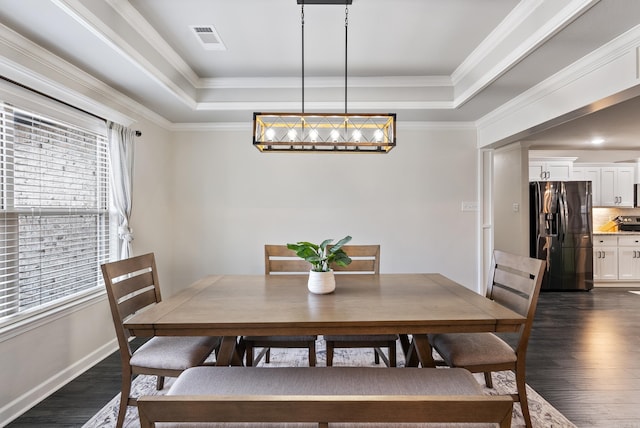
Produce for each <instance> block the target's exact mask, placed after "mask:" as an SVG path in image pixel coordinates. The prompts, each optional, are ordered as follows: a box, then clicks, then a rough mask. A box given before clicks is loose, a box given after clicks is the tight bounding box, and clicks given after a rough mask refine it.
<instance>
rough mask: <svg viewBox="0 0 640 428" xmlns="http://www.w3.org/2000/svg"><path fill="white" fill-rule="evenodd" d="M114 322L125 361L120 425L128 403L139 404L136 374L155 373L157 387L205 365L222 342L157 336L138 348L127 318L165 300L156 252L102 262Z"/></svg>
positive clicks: (198, 338)
mask: <svg viewBox="0 0 640 428" xmlns="http://www.w3.org/2000/svg"><path fill="white" fill-rule="evenodd" d="M102 276H103V278H104V282H105V287H106V290H107V296H108V298H109V305H110V307H111V315H112V318H113V324H114V326H115V330H116V336H117V338H118V346H119V349H120V357H121V361H122V387H121V393H120V407H119V409H118V419H117V422H116V427H117V428H120V427H122V425H123V423H124V418H125V415H126V412H127V406H135V405H137V400H136V398H134V397H131V396H130V393H131V381H132V380H133V375H138V374H145V375H155V376H157V377H158V379H157V385H156V387H157V389H158V390H160V389H162V388H163V386H164V377H165V376H169V377H177V376H178V375H179V374H180V373H182V372H183V371H184V370H186V369H188V368H190V367H194V366H198V365H201V364H202V363H203V362H204V361H205V360H206V359H207V358H208V357H209V356H210V355H211V353H212V352H214V349H215V348H216V346H217V345H218V343H219V341H220V340H219V338H217V337H164V336H163V337H160V336H157V337H153V338H151V339H149V340H147V341H146V342H145V343H143V344H142V345H141V346H140V347H139V348H137V349H136V350H135V351H134V350H132V347H131V344H130V343H129V341H130V339H131V338H132V335H131V333H130V332H129V330H128V329H126V328H125V327H124V325H123V321H125V320H126V319H127V318H129V317H130V316H131V315H133V314H135V313H137V312H139V311H141V310H143V309H146V308H148V307H150V306H153V305H155V304H156V303H158V302H160V301H161V295H160V284H159V282H158V272H157V268H156V262H155V256H154V254H153V253H149V254H145V255H141V256H137V257H132V258H129V259H125V260H120V261H116V262H112V263H106V264H103V265H102Z"/></svg>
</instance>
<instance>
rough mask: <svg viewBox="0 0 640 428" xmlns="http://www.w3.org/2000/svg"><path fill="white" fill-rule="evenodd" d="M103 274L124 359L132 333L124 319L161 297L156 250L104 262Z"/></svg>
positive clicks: (127, 353)
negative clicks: (125, 326)
mask: <svg viewBox="0 0 640 428" xmlns="http://www.w3.org/2000/svg"><path fill="white" fill-rule="evenodd" d="M102 276H103V278H104V284H105V287H106V290H107V297H108V298H109V306H110V307H111V317H112V318H113V324H114V326H115V329H116V336H117V337H118V344H119V348H120V354H121V357H122V359H123V362H128V359H129V358H131V348H130V347H129V341H128V339H129V337H130V333H129V331H128V330H127V329H125V328H124V325H123V324H122V321H123V320H124V319H126V318H127V317H129V316H130V315H132V314H134V313H136V312H138V311H140V310H141V309H144V308H146V307H147V306H150V305H154V304H156V303H158V302H160V300H161V299H162V298H161V296H160V284H159V281H158V272H157V269H156V262H155V256H154V254H153V253H149V254H144V255H141V256H137V257H131V258H129V259H125V260H120V261H117V262H111V263H105V264H103V265H102Z"/></svg>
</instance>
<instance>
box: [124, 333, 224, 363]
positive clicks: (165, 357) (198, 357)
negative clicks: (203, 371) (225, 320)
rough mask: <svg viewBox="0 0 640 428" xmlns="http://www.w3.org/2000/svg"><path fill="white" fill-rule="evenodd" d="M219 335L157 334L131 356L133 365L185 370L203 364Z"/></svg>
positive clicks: (216, 342)
mask: <svg viewBox="0 0 640 428" xmlns="http://www.w3.org/2000/svg"><path fill="white" fill-rule="evenodd" d="M219 340H220V339H219V338H218V337H207V336H204V337H173V336H156V337H153V338H151V339H149V340H148V341H147V342H145V343H144V344H143V345H142V346H140V348H138V349H137V350H136V351H135V352H134V354H133V356H132V357H131V360H130V361H131V365H132V366H135V367H146V368H155V369H163V370H185V369H188V368H189V367H193V366H197V365H199V364H202V362H203V361H204V360H206V359H207V357H208V356H209V355H211V352H213V349H214V348H215V347H216V345H217V344H218V342H219Z"/></svg>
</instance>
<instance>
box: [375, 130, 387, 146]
mask: <svg viewBox="0 0 640 428" xmlns="http://www.w3.org/2000/svg"><path fill="white" fill-rule="evenodd" d="M383 137H384V134H383V133H382V129H376V132H374V133H373V138H375V139H376V142H377V143H379V142H381V141H382V138H383Z"/></svg>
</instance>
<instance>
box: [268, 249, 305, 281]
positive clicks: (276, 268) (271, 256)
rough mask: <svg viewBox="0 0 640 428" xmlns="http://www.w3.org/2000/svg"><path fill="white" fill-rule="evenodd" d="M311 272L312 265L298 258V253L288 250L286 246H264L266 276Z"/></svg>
mask: <svg viewBox="0 0 640 428" xmlns="http://www.w3.org/2000/svg"><path fill="white" fill-rule="evenodd" d="M309 270H311V264H310V263H309V262H307V261H305V260H302V259H301V258H300V257H298V256H297V255H296V252H295V251H293V250H290V249H288V248H287V246H286V245H265V246H264V273H265V275H272V274H274V273H276V274H277V273H308V272H309Z"/></svg>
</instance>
